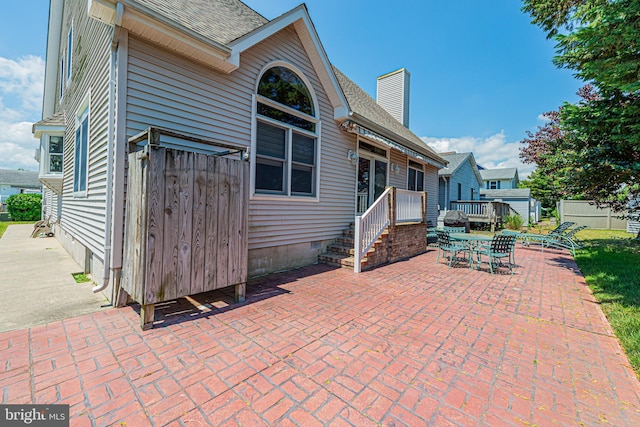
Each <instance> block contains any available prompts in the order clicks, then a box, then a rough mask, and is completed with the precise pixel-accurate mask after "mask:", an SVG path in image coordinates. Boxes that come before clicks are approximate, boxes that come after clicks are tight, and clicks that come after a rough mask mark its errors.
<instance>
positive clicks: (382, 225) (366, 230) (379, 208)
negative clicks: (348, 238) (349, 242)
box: [353, 187, 392, 273]
mask: <svg viewBox="0 0 640 427" xmlns="http://www.w3.org/2000/svg"><path fill="white" fill-rule="evenodd" d="M391 190H392V189H391V188H390V187H388V188H387V189H386V190H384V192H383V193H382V194H381V195H380V197H378V199H377V200H376V201H375V202H374V203H373V204H372V205H371V206H370V207H369V209H367V210H366V212H365V213H363V214H362V215H361V216H356V220H355V235H354V251H353V252H354V254H353V258H354V260H353V271H354V272H356V273H360V271H361V269H362V259H363V258H364V256H365V255H366V254H367V251H369V249H371V246H373V244H374V243H375V241H376V240H377V239H378V237H380V235H381V234H382V232H383V231H384V230H385V229H386V228H387V227H388V226H389V224H390V223H391V219H390V216H389V194H390V193H391Z"/></svg>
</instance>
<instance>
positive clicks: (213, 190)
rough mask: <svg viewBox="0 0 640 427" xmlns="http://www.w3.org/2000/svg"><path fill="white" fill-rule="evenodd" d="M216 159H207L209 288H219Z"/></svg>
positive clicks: (206, 260) (206, 274) (206, 272)
mask: <svg viewBox="0 0 640 427" xmlns="http://www.w3.org/2000/svg"><path fill="white" fill-rule="evenodd" d="M216 160H217V159H216V158H215V157H209V158H208V159H207V172H208V174H207V217H206V228H207V237H206V240H205V241H206V246H205V257H204V277H205V283H207V284H208V285H207V286H208V287H213V288H214V289H215V288H217V286H218V282H217V281H216V271H217V270H216V266H217V265H218V207H219V205H218V174H219V170H218V169H219V168H218V162H216Z"/></svg>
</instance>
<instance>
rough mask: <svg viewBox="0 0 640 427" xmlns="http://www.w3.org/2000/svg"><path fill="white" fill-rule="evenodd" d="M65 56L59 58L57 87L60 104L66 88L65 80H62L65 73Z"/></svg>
mask: <svg viewBox="0 0 640 427" xmlns="http://www.w3.org/2000/svg"><path fill="white" fill-rule="evenodd" d="M65 55H66V54H65ZM65 55H63V57H62V58H60V87H59V91H60V93H59V95H60V100H59V102H62V99H63V98H64V89H65V87H66V84H65V78H64V71H65V70H64V57H65Z"/></svg>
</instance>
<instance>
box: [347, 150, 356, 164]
mask: <svg viewBox="0 0 640 427" xmlns="http://www.w3.org/2000/svg"><path fill="white" fill-rule="evenodd" d="M347 160H349V161H350V162H351V164H352V165H354V166H355V165H356V162H357V161H358V153H356V152H355V151H353V150H349V151H347Z"/></svg>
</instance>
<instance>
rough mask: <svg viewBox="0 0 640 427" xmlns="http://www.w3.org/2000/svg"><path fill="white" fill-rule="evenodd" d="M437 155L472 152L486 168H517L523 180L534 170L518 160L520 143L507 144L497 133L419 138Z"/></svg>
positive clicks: (504, 138)
mask: <svg viewBox="0 0 640 427" xmlns="http://www.w3.org/2000/svg"><path fill="white" fill-rule="evenodd" d="M421 139H422V140H423V141H424V142H426V143H427V144H429V145H430V146H431V148H433V149H434V150H436V152H438V153H444V152H447V151H456V152H458V153H468V152H472V153H473V157H475V159H476V162H477V163H478V164H479V165H481V166H483V167H485V168H487V169H494V168H518V176H519V177H520V179H524V178H526V177H528V176H529V174H530V173H531V172H532V171H533V169H534V168H535V167H534V166H533V165H529V164H524V163H522V161H521V160H520V157H519V155H520V150H519V149H520V146H521V145H520V143H519V142H508V141H507V137H506V135H505V134H504V132H500V133H497V134H495V135H492V136H490V137H488V138H477V137H473V136H465V137H461V138H434V137H428V136H423V137H422V138H421Z"/></svg>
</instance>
